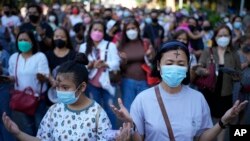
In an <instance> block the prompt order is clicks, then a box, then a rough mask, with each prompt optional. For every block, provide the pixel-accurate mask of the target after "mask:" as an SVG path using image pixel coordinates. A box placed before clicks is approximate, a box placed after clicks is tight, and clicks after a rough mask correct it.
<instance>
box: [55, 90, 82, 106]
mask: <svg viewBox="0 0 250 141" xmlns="http://www.w3.org/2000/svg"><path fill="white" fill-rule="evenodd" d="M56 95H57V98H58V102H61V103H64V104H67V105H68V104H73V103H76V101H77V100H78V99H79V97H80V94H79V96H77V97H76V91H58V90H57V91H56Z"/></svg>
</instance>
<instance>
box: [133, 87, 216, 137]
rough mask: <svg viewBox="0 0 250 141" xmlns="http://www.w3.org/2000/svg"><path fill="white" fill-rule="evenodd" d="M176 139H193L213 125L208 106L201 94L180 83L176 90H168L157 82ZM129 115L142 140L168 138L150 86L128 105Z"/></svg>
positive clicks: (153, 91)
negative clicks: (177, 91)
mask: <svg viewBox="0 0 250 141" xmlns="http://www.w3.org/2000/svg"><path fill="white" fill-rule="evenodd" d="M159 89H160V93H161V97H162V100H163V103H164V106H165V108H166V111H167V114H168V117H169V121H170V124H171V126H172V129H173V133H174V136H175V140H176V141H193V138H194V137H195V136H200V135H201V134H202V133H203V132H204V131H205V130H206V129H208V128H211V127H212V126H213V124H212V120H211V115H210V110H209V107H208V104H207V102H206V100H205V98H204V97H203V95H202V94H201V93H200V92H198V91H196V90H193V89H191V88H190V87H188V86H183V87H182V90H181V91H180V92H179V93H178V94H174V95H173V94H169V93H167V92H166V91H165V90H163V88H162V87H161V85H159ZM130 111H131V116H132V118H133V120H134V122H135V124H136V126H137V129H138V132H139V134H141V135H145V141H168V140H169V136H168V130H167V127H166V125H165V122H164V118H163V116H162V113H161V110H160V106H159V104H158V101H157V98H156V95H155V90H154V87H152V88H149V89H147V90H145V91H143V92H141V93H140V94H139V95H138V96H137V97H136V98H135V100H134V101H133V103H132V105H131V110H130Z"/></svg>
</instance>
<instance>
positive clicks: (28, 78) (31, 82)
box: [9, 52, 49, 94]
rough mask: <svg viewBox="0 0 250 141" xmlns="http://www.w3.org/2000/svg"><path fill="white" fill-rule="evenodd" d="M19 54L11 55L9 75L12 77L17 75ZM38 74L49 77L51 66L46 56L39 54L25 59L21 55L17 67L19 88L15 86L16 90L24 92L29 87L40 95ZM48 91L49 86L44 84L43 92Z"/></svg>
mask: <svg viewBox="0 0 250 141" xmlns="http://www.w3.org/2000/svg"><path fill="white" fill-rule="evenodd" d="M17 56H18V53H15V54H13V55H11V57H10V59H9V74H10V76H14V77H15V75H16V73H15V70H16V61H17ZM37 73H41V74H44V75H46V76H48V75H49V65H48V61H47V58H46V56H45V55H44V54H43V53H41V52H37V53H36V54H34V55H32V56H31V57H30V58H27V59H26V60H25V58H23V56H22V55H21V54H20V55H19V59H18V65H17V79H18V84H19V86H17V85H15V89H17V90H24V89H25V88H27V87H31V88H32V89H33V90H34V91H35V93H36V94H39V93H40V89H41V83H40V82H39V81H38V79H37ZM46 89H47V84H45V83H44V84H43V91H42V92H45V91H46Z"/></svg>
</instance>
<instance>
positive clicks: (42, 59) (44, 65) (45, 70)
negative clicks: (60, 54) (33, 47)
mask: <svg viewBox="0 0 250 141" xmlns="http://www.w3.org/2000/svg"><path fill="white" fill-rule="evenodd" d="M37 71H38V73H41V74H45V75H46V76H48V75H49V64H48V60H47V58H46V56H45V55H44V54H43V53H39V61H38V70H37Z"/></svg>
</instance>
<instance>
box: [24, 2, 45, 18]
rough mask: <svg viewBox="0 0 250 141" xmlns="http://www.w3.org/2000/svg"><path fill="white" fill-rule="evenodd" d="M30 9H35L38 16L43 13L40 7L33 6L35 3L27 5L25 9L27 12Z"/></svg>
mask: <svg viewBox="0 0 250 141" xmlns="http://www.w3.org/2000/svg"><path fill="white" fill-rule="evenodd" d="M30 8H36V9H37V12H38V13H39V15H42V13H43V9H42V7H41V6H39V5H38V4H35V3H31V4H29V5H28V7H27V9H28V10H29V9H30Z"/></svg>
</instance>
